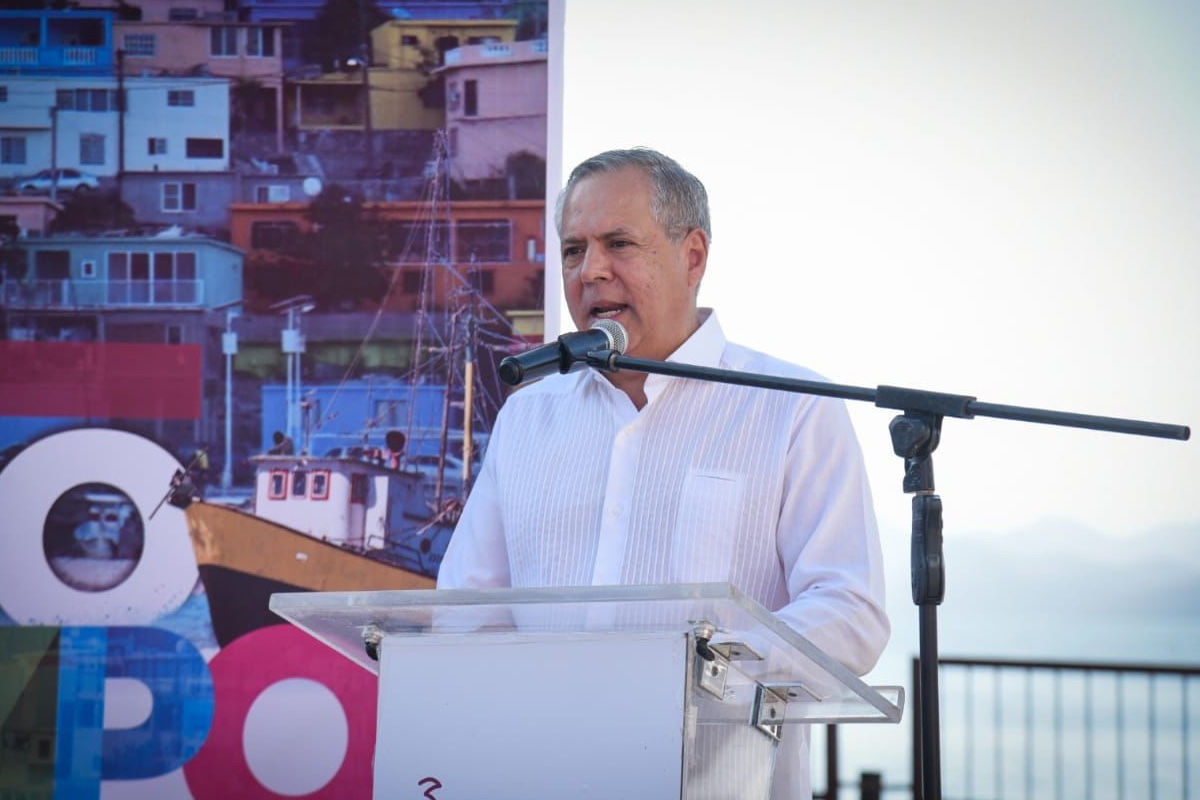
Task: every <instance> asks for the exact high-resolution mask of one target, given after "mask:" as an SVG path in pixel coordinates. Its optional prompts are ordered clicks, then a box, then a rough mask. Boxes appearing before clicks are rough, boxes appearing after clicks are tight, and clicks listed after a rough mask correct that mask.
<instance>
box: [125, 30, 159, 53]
mask: <svg viewBox="0 0 1200 800" xmlns="http://www.w3.org/2000/svg"><path fill="white" fill-rule="evenodd" d="M124 41H125V55H127V56H131V57H133V58H148V57H150V56H153V55H154V54H155V52H156V50H157V45H158V42H157V41H156V39H155V36H154V34H153V33H127V34H125V39H124Z"/></svg>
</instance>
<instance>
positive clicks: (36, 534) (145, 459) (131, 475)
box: [0, 428, 199, 625]
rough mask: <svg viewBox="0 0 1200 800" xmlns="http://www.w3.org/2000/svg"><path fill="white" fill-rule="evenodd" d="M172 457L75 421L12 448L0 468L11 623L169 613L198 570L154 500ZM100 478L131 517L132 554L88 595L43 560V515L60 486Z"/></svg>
mask: <svg viewBox="0 0 1200 800" xmlns="http://www.w3.org/2000/svg"><path fill="white" fill-rule="evenodd" d="M180 468H181V465H180V463H179V461H178V460H177V459H176V458H175V457H174V456H173V455H171V454H170V453H169V452H167V450H166V449H164V448H163V447H162V446H161V445H159V444H157V443H155V442H153V441H151V440H150V439H147V438H145V437H142V436H138V435H137V434H134V433H129V432H128V431H120V430H114V429H111V428H78V429H73V430H67V431H63V432H61V433H55V434H51V435H49V436H46V437H44V438H42V439H38V440H37V441H35V442H33V443H32V444H30V445H29V446H28V447H26V448H25V449H23V450H21V451H20V452H19V453H18V454H17V455H16V457H14V458H13V460H12V461H11V462H9V464H8V465H6V466H5V467H4V469H3V470H2V471H0V509H3V514H4V519H5V521H4V531H3V535H4V543H3V546H2V548H0V608H3V609H4V611H5V613H7V614H8V615H9V616H10V617H12V618H13V620H15V621H16V622H17V624H19V625H108V624H112V623H114V622H119V624H121V625H141V624H146V623H150V622H153V621H154V620H156V619H158V618H159V617H161V616H162V615H164V614H169V613H171V612H173V611H175V610H177V609H178V608H179V607H180V606H181V605H183V603H184V601H186V600H187V598H188V595H190V594H191V592H192V590H193V589H194V588H195V586H196V580H197V578H198V577H199V572H198V570H197V568H196V557H195V555H194V554H193V552H192V545H191V542H190V540H189V537H188V532H187V521H186V519H185V518H184V514H183V512H182V511H181V510H179V509H178V508H175V507H173V506H169V505H166V504H164V505H163V506H162V507H161V508H159V509H158V513H156V514H155V515H154V519H150V514H151V513H152V512H153V511H154V509H155V507H157V506H158V504H159V502H160V501H161V500H162V499H163V497H164V496H165V495H166V493H167V490H168V489H169V488H170V485H171V476H172V475H174V474H175V470H177V469H180ZM85 484H105V485H108V486H112V487H114V488H116V489H119V490H120V491H121V492H123V493H124V494H125V495H126V496H128V498H129V499H130V500H131V501H133V504H134V507H135V508H136V510H137V513H138V514H139V515H140V516H141V521H142V528H143V535H144V543H143V547H142V553H141V558H140V559H139V560H138V563H137V566H136V567H135V568H134V569H133V571H132V572H131V573H130V574H129V575H128V577H126V578H125V579H124V580H122V581H121V582H120V583H118V584H116V585H114V586H112V587H111V588H109V589H107V590H105V591H98V592H88V591H81V590H79V589H76V588H73V587H71V586H68V585H67V584H66V583H64V582H63V581H62V580H60V579H59V577H58V576H57V575H55V573H54V571H53V570H52V569H51V567H50V564H49V563H48V562H47V560H46V552H45V550H44V547H43V531H44V529H45V526H46V520H47V515H48V514H49V512H50V509H51V507H52V506H53V505H54V504H55V502H56V501H57V500H58V499H59V498H60V497H62V496H63V495H64V494H65V493H66V492H69V491H71V490H72V489H76V488H78V487H80V486H82V485H85Z"/></svg>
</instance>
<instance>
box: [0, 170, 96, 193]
mask: <svg viewBox="0 0 1200 800" xmlns="http://www.w3.org/2000/svg"><path fill="white" fill-rule="evenodd" d="M56 177H57V183H58V191H60V192H90V191H92V190H93V189H98V188H100V179H99V178H97V177H96V176H95V175H89V174H88V173H86V172H80V171H79V170H77V169H44V170H42V171H41V172H39V173H37V174H36V175H31V176H29V177H28V178H21V179H20V180H19V181H17V191H19V192H21V193H22V194H49V193H50V191H51V189H52V188H53V187H54V185H55V179H56Z"/></svg>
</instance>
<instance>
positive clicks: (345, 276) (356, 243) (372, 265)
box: [304, 183, 387, 307]
mask: <svg viewBox="0 0 1200 800" xmlns="http://www.w3.org/2000/svg"><path fill="white" fill-rule="evenodd" d="M308 218H309V220H311V221H312V223H313V230H312V233H309V234H308V235H307V236H305V237H304V239H305V241H304V252H305V253H306V254H307V256H308V258H309V259H310V261H311V263H312V264H313V267H314V269H313V272H312V276H313V283H312V286H311V290H310V292H309V293H310V294H312V296H313V297H315V298H317V299H318V300H321V301H323V303H324V304H325V305H326V306H340V307H349V306H358V305H361V304H363V303H364V302H365V303H376V304H377V303H378V302H379V301H380V300H382V299H383V295H384V292H385V291H386V289H387V281H386V279H385V278H384V275H383V272H382V270H381V265H382V263H383V246H382V241H381V239H380V235H379V228H378V224H377V223H376V222H375V220H373V219H370V218H369V216H368V214H367V213H366V212H365V210H364V208H363V203H362V199H361V198H360V197H358V196H357V195H356V194H354V193H353V192H351V191H349V190H348V189H346V188H345V187H343V186H341V185H340V184H337V183H331V184H330V185H329V186H327V187H326V188H325V190H324V191H322V192H321V194H319V195H317V197H316V198H314V199H313V202H312V204H311V205H310V206H309V209H308Z"/></svg>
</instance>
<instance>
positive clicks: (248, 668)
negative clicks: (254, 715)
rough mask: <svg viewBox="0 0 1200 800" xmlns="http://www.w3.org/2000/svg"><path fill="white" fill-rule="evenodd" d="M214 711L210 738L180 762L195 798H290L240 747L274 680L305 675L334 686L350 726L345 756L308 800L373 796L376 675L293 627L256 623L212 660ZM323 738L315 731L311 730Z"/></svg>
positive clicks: (367, 798) (351, 799) (358, 799)
mask: <svg viewBox="0 0 1200 800" xmlns="http://www.w3.org/2000/svg"><path fill="white" fill-rule="evenodd" d="M208 666H209V669H210V670H212V676H213V684H214V686H215V690H216V709H215V713H214V714H213V722H212V729H211V731H210V733H209V735H208V740H207V741H206V742H205V743H204V746H203V747H202V748H201V749H200V752H198V753H197V754H196V755H195V757H194V758H192V760H191V761H189V762H188V763H187V764H185V765H184V767H183V772H184V776H185V777H186V779H187V784H188V788H189V789H191V792H192V794H193V795H194V796H195V798H196V800H227V798H232V797H236V798H237V800H284V798H287V799H288V800H295V796H292V795H282V794H277V793H275V792H273V791H271V790H270V789H269V788H267V787H265V786H263V785H262V784H261V783H259V781H258V779H257V778H256V777H255V776H254V773H253V772H251V770H250V765H249V763H248V762H247V761H246V753H245V750H244V749H243V746H242V732H243V729H244V727H245V723H246V715H247V714H248V713H249V711H250V706H251V705H252V704H253V703H254V701H255V699H256V698H257V697H258V696H259V695H260V694H262V693H263V692H264V691H266V690H267V689H268V688H269V687H270V686H271V685H273V684H275V683H277V682H278V681H282V680H287V679H289V678H308V679H309V680H312V681H315V682H317V683H320V684H321V685H323V686H325V687H326V688H327V689H329V691H331V692H332V693H333V694H334V696H336V697H337V699H338V701H339V702H340V703H341V705H342V710H343V711H344V712H345V714H346V721H347V724H348V728H349V731H348V733H349V740H348V741H347V744H346V758H345V760H344V761H343V762H342V766H341V768H340V769H338V771H337V773H336V774H335V775H334V776H333V778H332V779H330V781H329V782H328V783H326V784H325V785H324V786H322V787H321V788H320V789H318V790H317V791H315V792H310V793H309V794H306V795H303V797H304V798H306V800H326V799H327V800H370V799H371V789H372V782H373V778H374V775H373V770H372V764H371V761H372V755H373V753H374V751H375V720H376V707H375V700H376V693H377V679H376V677H375V676H374V675H372V674H371V673H369V672H367V671H366V670H364V669H363V668H362V667H359V666H358V665H356V664H354V663H352V662H351V661H350V660H349V659H347V658H346V657H345V656H342V655H339V654H337V653H336V652H334V651H333V650H332V649H331V648H329V647H326V646H325V645H323V644H321V643H320V642H318V641H317V640H316V639H314V638H312V637H311V636H309V635H308V634H306V633H303V632H302V631H300V630H299V629H297V628H294V627H292V626H291V625H271V626H268V627H266V628H259V629H258V630H256V631H253V632H251V633H248V634H246V635H244V636H241V637H239V638H238V639H236V640H234V641H233V642H231V643H230V644H229V645H228V646H227V647H225V648H223V649H222V650H221V652H220V653H218V654H217V656H216V657H215V658H214V659H213V660H212V661H210V662H209V665H208ZM312 735H313V736H320V735H321V731H320V730H314V731H312Z"/></svg>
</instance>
